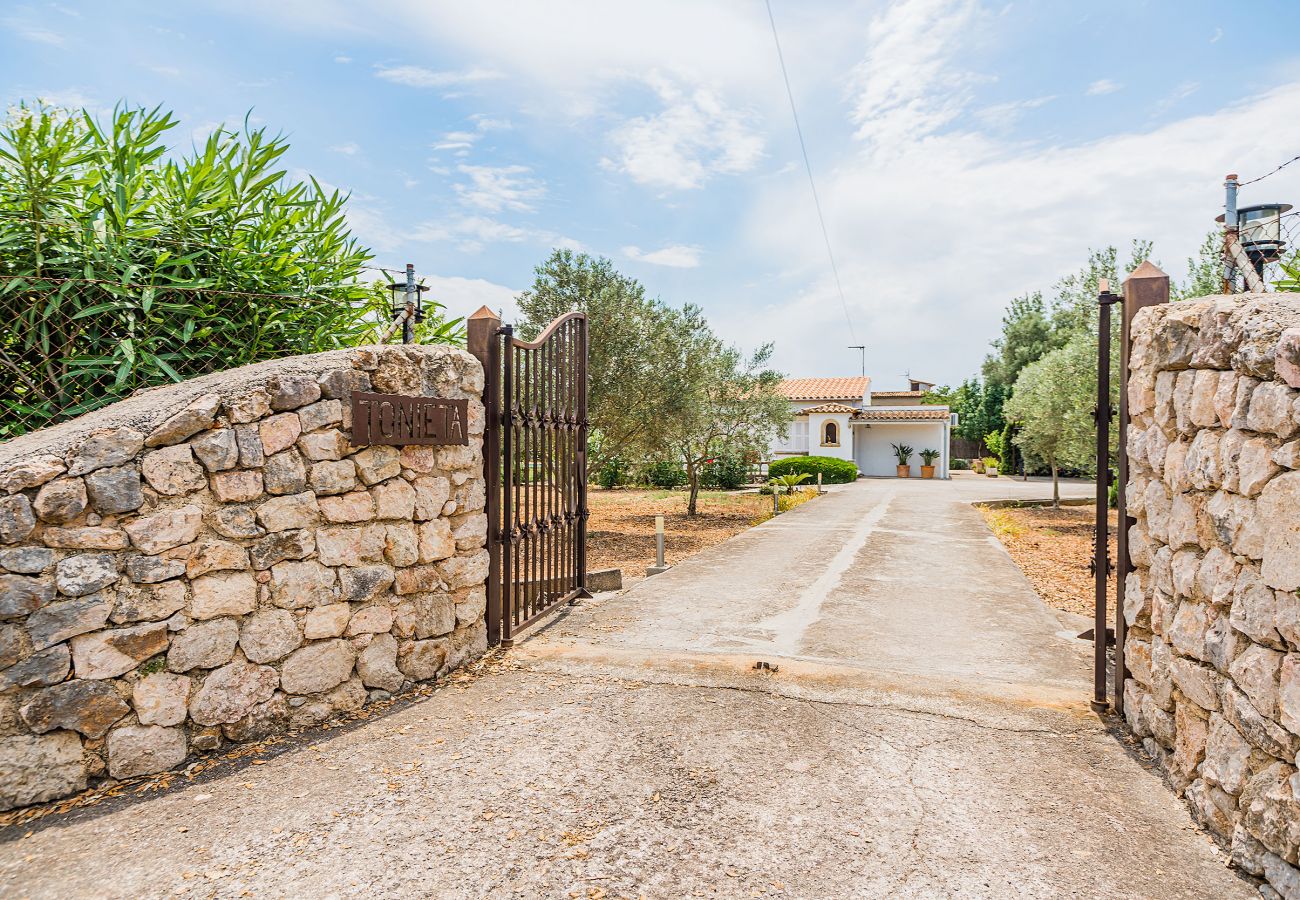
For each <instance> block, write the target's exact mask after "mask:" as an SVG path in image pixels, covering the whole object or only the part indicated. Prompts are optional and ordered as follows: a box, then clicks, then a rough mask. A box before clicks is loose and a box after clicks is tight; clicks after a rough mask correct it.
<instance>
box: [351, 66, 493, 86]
mask: <svg viewBox="0 0 1300 900" xmlns="http://www.w3.org/2000/svg"><path fill="white" fill-rule="evenodd" d="M375 77H376V78H382V79H383V80H384V81H391V82H393V83H394V84H404V85H407V86H408V87H417V88H447V87H463V86H464V85H467V84H475V83H478V82H483V81H495V80H497V79H500V78H504V77H505V75H503V74H502V73H501V72H498V71H496V70H494V69H483V68H473V69H465V70H464V71H460V72H438V71H435V70H433V69H426V68H424V67H423V66H392V67H388V66H382V65H380V66H375Z"/></svg>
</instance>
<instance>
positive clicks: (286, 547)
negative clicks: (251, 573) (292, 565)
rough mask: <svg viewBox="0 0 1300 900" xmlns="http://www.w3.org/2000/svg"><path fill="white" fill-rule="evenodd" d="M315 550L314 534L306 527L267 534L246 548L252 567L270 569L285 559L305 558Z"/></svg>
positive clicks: (260, 569)
mask: <svg viewBox="0 0 1300 900" xmlns="http://www.w3.org/2000/svg"><path fill="white" fill-rule="evenodd" d="M315 550H316V534H315V532H313V531H312V530H310V529H308V528H301V529H297V530H291V531H280V532H276V533H275V534H268V535H267V536H266V537H264V538H262V539H261V540H259V541H257V542H256V543H254V544H253V545H252V546H251V547H249V549H248V558H249V561H250V562H252V564H253V568H254V569H257V570H259V571H262V570H265V569H270V568H272V567H273V566H275V564H276V563H280V562H284V561H285V560H294V559H305V558H306V557H308V556H310V555H311V554H312V553H314V552H315Z"/></svg>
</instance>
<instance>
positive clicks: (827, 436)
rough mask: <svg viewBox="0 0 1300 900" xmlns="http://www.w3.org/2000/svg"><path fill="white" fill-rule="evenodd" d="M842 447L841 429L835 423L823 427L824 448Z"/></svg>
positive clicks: (828, 423)
mask: <svg viewBox="0 0 1300 900" xmlns="http://www.w3.org/2000/svg"><path fill="white" fill-rule="evenodd" d="M839 445H840V428H839V426H838V425H836V424H835V423H834V422H827V423H826V424H825V425H823V426H822V446H823V447H838V446H839Z"/></svg>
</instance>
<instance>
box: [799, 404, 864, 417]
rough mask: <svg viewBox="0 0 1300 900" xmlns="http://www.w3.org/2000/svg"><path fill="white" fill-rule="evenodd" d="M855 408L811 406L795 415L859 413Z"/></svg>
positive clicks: (825, 405)
mask: <svg viewBox="0 0 1300 900" xmlns="http://www.w3.org/2000/svg"><path fill="white" fill-rule="evenodd" d="M857 411H858V410H857V408H856V407H853V406H845V405H844V404H843V403H823V404H821V405H820V406H810V407H808V408H807V409H801V410H799V411H798V412H796V413H795V415H796V416H806V415H808V413H848V414H850V415H851V414H853V413H855V412H857Z"/></svg>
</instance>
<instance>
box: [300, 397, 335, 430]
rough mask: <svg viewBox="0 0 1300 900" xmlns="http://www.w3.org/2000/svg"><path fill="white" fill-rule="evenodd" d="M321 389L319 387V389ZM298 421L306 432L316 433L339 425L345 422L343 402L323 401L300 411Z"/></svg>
mask: <svg viewBox="0 0 1300 900" xmlns="http://www.w3.org/2000/svg"><path fill="white" fill-rule="evenodd" d="M318 389H319V387H318ZM298 421H299V422H300V423H301V424H302V430H303V431H304V432H309V431H316V430H318V429H320V428H325V427H327V426H329V425H338V424H339V423H340V422H342V421H343V402H342V401H341V400H321V401H319V402H317V403H312V404H311V405H309V406H304V407H303V408H302V409H300V410H298Z"/></svg>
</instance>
